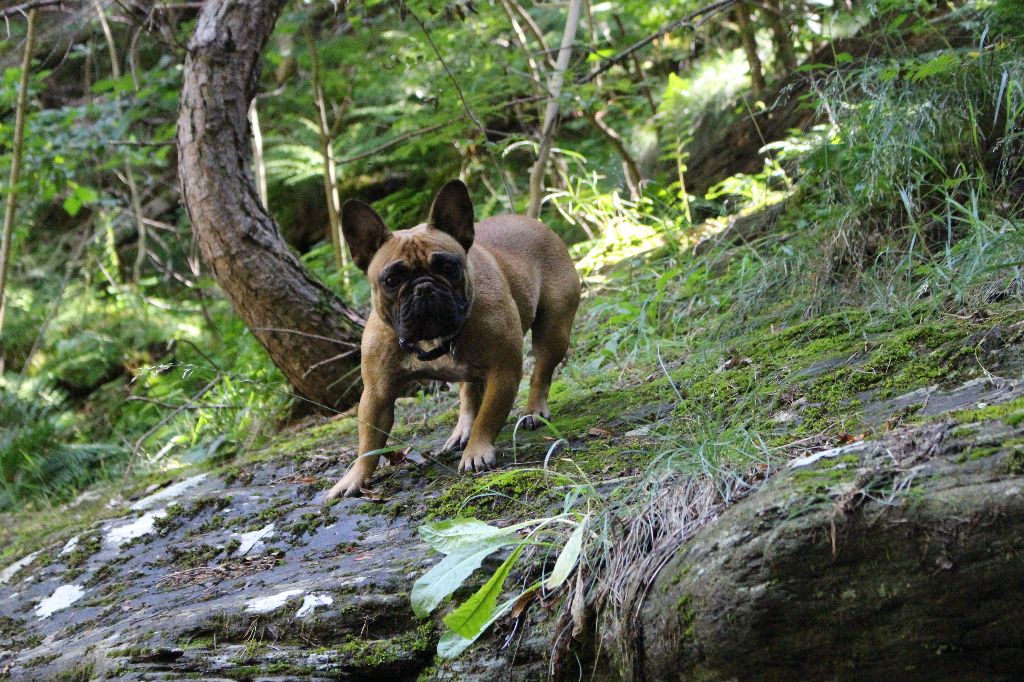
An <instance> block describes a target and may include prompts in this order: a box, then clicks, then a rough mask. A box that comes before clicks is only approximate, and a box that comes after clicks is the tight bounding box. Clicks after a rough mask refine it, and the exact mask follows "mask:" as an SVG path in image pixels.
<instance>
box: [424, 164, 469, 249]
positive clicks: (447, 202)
mask: <svg viewBox="0 0 1024 682" xmlns="http://www.w3.org/2000/svg"><path fill="white" fill-rule="evenodd" d="M475 222H476V221H475V220H474V218H473V200H472V199H470V198H469V190H468V189H466V186H465V185H464V184H462V181H461V180H451V181H449V182H447V183H446V184H445V186H444V187H442V188H441V190H440V191H439V192H438V193H437V196H436V197H434V203H433V205H432V206H431V207H430V219H429V220H428V221H427V224H428V225H429V226H430V227H432V228H434V229H435V230H441V231H442V232H446V233H448V234H450V235H451V236H452V237H455V241H457V242H458V243H459V244H461V245H462V248H464V249H465V250H466V251H469V247H471V246H473V224H474V223H475Z"/></svg>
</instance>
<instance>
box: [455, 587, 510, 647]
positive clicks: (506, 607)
mask: <svg viewBox="0 0 1024 682" xmlns="http://www.w3.org/2000/svg"><path fill="white" fill-rule="evenodd" d="M518 599H519V597H518V596H515V597H513V598H512V599H509V600H508V601H507V602H505V603H504V604H502V605H501V606H499V607H498V608H497V610H496V611H495V612H494V615H493V616H491V619H490V620H489V621H487V624H486V625H484V626H483V627H482V628H480V632H478V633H476V635H474V636H473V637H463V636H462V635H460V634H459V633H457V632H453V631H451V630H449V631H448V632H446V633H444V635H442V636H441V639H440V641H438V643H437V655H438V656H440V657H441V658H455V657H456V656H458V655H459V654H461V653H462V652H463V651H465V650H466V649H467V648H468V647H469V645H470V644H472V643H473V642H475V641H476V640H477V638H478V637H479V636H480V635H481V634H482V633H483V632H484V631H485V630H486V629H487V628H489V627H490V626H491V625H493V624H494V621H496V620H498V619H499V618H501V617H502V616H504V615H505V614H506V613H508V612H509V611H510V610H511V609H512V607H513V606H514V605H515V603H516V601H517V600H518Z"/></svg>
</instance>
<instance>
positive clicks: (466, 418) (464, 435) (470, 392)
mask: <svg viewBox="0 0 1024 682" xmlns="http://www.w3.org/2000/svg"><path fill="white" fill-rule="evenodd" d="M483 398H484V385H483V384H476V383H471V382H468V381H464V382H462V383H461V384H460V385H459V421H458V422H456V424H455V430H454V431H452V435H451V436H449V437H448V440H447V441H445V444H444V446H443V447H442V448H441V452H442V453H444V452H451V451H452V450H462V449H463V448H465V447H466V443H468V442H469V434H470V433H471V432H472V430H473V421H474V420H475V419H476V414H477V412H479V411H480V401H482V400H483ZM439 454H440V453H439Z"/></svg>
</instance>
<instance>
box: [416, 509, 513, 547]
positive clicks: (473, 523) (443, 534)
mask: <svg viewBox="0 0 1024 682" xmlns="http://www.w3.org/2000/svg"><path fill="white" fill-rule="evenodd" d="M419 531H420V537H422V538H423V539H424V540H426V542H427V544H428V545H430V546H431V547H433V548H434V549H436V550H437V551H438V552H441V553H442V554H451V553H452V552H454V551H456V550H458V549H461V548H463V547H470V546H472V545H478V544H480V543H481V542H487V541H490V540H492V539H493V538H496V537H499V536H502V535H511V534H512V532H513V531H510V530H509V529H508V528H498V527H497V526H492V525H491V524H489V523H484V522H483V521H480V520H478V519H473V518H467V519H452V520H450V521H438V522H436V523H427V524H424V525H422V526H420V528H419Z"/></svg>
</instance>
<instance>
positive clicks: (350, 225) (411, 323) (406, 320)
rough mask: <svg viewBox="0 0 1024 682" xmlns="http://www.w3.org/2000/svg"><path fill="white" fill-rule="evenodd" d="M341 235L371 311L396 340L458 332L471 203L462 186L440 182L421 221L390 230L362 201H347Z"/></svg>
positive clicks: (467, 287) (467, 298)
mask: <svg viewBox="0 0 1024 682" xmlns="http://www.w3.org/2000/svg"><path fill="white" fill-rule="evenodd" d="M342 231H343V232H344V234H345V241H346V242H347V243H348V245H349V249H350V250H351V252H352V259H353V261H354V262H355V263H356V265H357V266H359V267H360V268H361V269H362V270H364V271H365V272H366V275H367V277H368V278H369V280H370V287H371V291H372V296H371V298H372V304H373V309H374V311H376V312H377V314H378V315H379V316H380V317H381V319H383V320H384V321H385V322H386V323H388V324H389V325H390V326H391V327H392V328H393V329H394V330H395V333H396V334H397V335H398V336H399V338H400V339H404V340H405V341H406V342H409V343H416V342H417V341H429V340H432V339H445V338H450V337H452V336H454V335H456V334H458V333H459V331H460V330H461V329H462V326H463V325H464V324H465V322H466V317H467V316H468V314H469V305H470V302H471V301H472V285H471V278H470V277H469V272H468V271H467V268H468V260H467V252H468V250H469V248H470V247H471V246H472V243H473V205H472V202H471V201H470V199H469V192H468V191H467V190H466V187H465V185H463V184H462V183H461V182H459V181H457V180H456V181H453V182H450V183H448V184H447V185H445V186H444V187H443V188H442V189H441V191H440V192H439V193H438V195H437V197H436V198H435V199H434V204H433V206H432V207H431V210H430V219H429V221H428V222H427V223H426V224H425V225H418V226H416V227H413V228H410V229H408V230H399V231H398V232H389V231H388V229H387V227H386V226H385V225H384V221H383V220H382V219H381V218H380V216H378V215H377V213H376V212H375V211H374V210H373V209H372V208H370V207H369V206H368V205H367V204H364V203H362V202H359V201H347V202H345V205H344V207H343V208H342Z"/></svg>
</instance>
